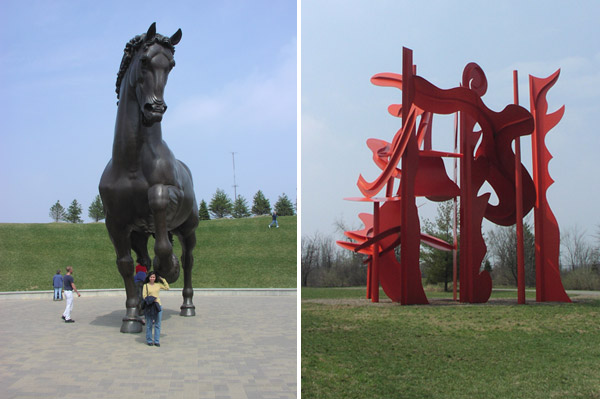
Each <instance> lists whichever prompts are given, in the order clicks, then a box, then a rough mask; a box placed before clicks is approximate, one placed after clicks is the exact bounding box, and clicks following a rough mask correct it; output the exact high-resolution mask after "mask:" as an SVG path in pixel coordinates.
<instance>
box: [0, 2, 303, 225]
mask: <svg viewBox="0 0 600 399" xmlns="http://www.w3.org/2000/svg"><path fill="white" fill-rule="evenodd" d="M152 22H156V23H157V31H158V32H159V33H162V34H164V35H168V36H170V35H172V34H173V33H175V31H176V30H177V29H178V28H181V29H182V31H183V38H182V40H181V42H180V43H179V44H178V45H177V46H176V52H175V60H176V62H177V65H176V67H175V68H174V69H173V71H172V72H171V74H170V76H169V82H168V84H167V87H166V90H165V101H166V103H167V105H168V107H169V109H168V111H167V112H166V114H165V116H164V118H163V122H162V129H163V138H164V140H165V141H166V142H167V144H168V145H169V147H170V148H171V150H172V151H173V153H174V154H175V156H176V157H177V158H178V159H180V160H182V161H183V162H185V163H186V164H187V165H188V166H189V167H190V169H191V171H192V174H193V178H194V185H195V191H196V197H197V199H198V203H199V202H200V200H202V199H204V200H205V201H206V202H207V203H208V202H209V201H210V199H211V197H212V196H213V194H214V193H215V192H216V190H217V188H221V189H223V190H225V191H226V193H227V194H228V195H229V196H230V198H233V196H234V189H233V184H234V183H233V162H232V152H235V166H236V170H235V178H236V183H237V185H238V187H237V194H238V195H242V196H244V197H245V198H246V200H247V201H248V203H249V205H251V204H252V198H253V196H254V194H255V193H256V192H257V191H258V190H261V191H262V192H263V193H264V194H265V196H266V197H267V198H268V199H269V200H270V201H271V205H274V204H275V202H276V201H277V199H278V197H279V196H280V195H281V194H282V193H285V194H286V195H287V196H288V198H290V200H292V201H296V197H297V195H296V190H297V182H296V181H297V159H296V153H297V136H296V125H297V118H296V113H297V56H296V54H297V45H296V42H297V37H296V36H297V30H296V27H297V25H296V24H297V12H296V2H294V1H266V0H265V1H260V0H259V1H219V2H208V1H202V2H200V1H174V2H164V1H153V0H148V1H102V2H92V1H31V0H24V1H23V0H18V1H17V0H4V1H2V2H1V3H0V36H1V37H2V38H3V40H2V44H0V49H1V50H2V51H1V52H0V71H2V73H1V74H0V87H1V89H2V90H1V92H2V96H1V99H0V108H1V109H2V111H3V112H2V116H1V117H0V183H1V184H2V190H1V192H2V195H0V222H1V223H7V222H11V223H13V222H14V223H24V222H27V223H47V222H50V221H51V219H50V217H49V216H48V214H49V209H50V207H51V206H52V205H53V204H54V203H55V202H56V201H57V200H60V202H61V204H62V205H63V206H64V207H65V208H67V207H68V206H69V204H70V203H71V201H72V200H73V199H77V201H78V202H79V203H80V204H81V205H82V207H83V215H82V216H83V217H84V221H85V222H89V221H90V219H89V218H88V217H87V213H88V207H89V205H90V203H91V202H92V201H93V199H94V198H95V196H96V194H97V193H98V182H99V179H100V176H101V174H102V171H103V170H104V167H105V166H106V163H107V162H108V160H109V159H110V157H111V148H112V140H113V134H114V125H115V116H116V112H117V107H116V102H117V98H116V93H115V81H116V74H117V71H118V69H119V64H120V62H121V57H122V55H123V48H124V47H125V44H126V43H127V42H128V41H129V40H130V39H131V38H132V37H134V36H135V35H138V34H142V33H145V32H146V30H147V29H148V27H149V26H150V24H151V23H152Z"/></svg>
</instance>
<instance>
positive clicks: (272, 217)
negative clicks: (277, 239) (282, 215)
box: [269, 211, 279, 228]
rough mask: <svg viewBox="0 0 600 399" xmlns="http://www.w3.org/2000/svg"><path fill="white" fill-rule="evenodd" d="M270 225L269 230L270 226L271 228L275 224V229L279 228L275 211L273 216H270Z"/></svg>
mask: <svg viewBox="0 0 600 399" xmlns="http://www.w3.org/2000/svg"><path fill="white" fill-rule="evenodd" d="M271 219H272V220H271V224H269V228H271V226H273V224H275V227H277V228H279V223H277V211H273V214H272V215H271Z"/></svg>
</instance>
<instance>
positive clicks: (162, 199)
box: [148, 184, 179, 283]
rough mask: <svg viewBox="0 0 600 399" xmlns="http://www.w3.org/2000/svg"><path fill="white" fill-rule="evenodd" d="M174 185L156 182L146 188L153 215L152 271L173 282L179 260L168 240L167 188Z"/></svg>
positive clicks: (177, 275) (176, 275) (176, 276)
mask: <svg viewBox="0 0 600 399" xmlns="http://www.w3.org/2000/svg"><path fill="white" fill-rule="evenodd" d="M172 188H174V187H172V186H166V185H163V184H156V185H154V186H152V187H150V189H149V190H148V202H149V205H150V209H151V210H152V215H153V216H154V238H155V241H154V254H155V255H156V257H155V258H154V271H155V272H157V273H158V274H159V275H160V276H161V277H164V278H165V279H166V280H167V282H169V283H173V282H175V281H177V279H178V278H179V261H178V260H177V257H176V256H175V255H174V254H173V245H172V244H171V241H170V240H169V231H168V228H167V216H168V215H167V210H168V206H169V203H170V193H169V190H170V189H172Z"/></svg>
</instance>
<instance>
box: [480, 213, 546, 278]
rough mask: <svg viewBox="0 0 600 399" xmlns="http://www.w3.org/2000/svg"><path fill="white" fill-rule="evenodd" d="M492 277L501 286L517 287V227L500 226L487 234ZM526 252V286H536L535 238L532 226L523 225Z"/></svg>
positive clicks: (528, 224)
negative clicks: (510, 285)
mask: <svg viewBox="0 0 600 399" xmlns="http://www.w3.org/2000/svg"><path fill="white" fill-rule="evenodd" d="M486 245H487V247H488V254H489V260H490V261H491V262H492V264H493V270H492V277H493V278H494V280H496V281H498V282H499V283H501V284H503V283H504V284H514V285H517V282H518V277H517V232H516V227H515V226H510V227H503V226H498V227H496V228H495V229H493V230H491V231H489V232H488V234H486ZM523 247H524V250H525V285H527V286H530V287H531V286H534V285H535V237H534V235H533V232H532V227H531V224H530V223H528V222H527V221H525V222H524V223H523Z"/></svg>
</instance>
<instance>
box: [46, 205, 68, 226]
mask: <svg viewBox="0 0 600 399" xmlns="http://www.w3.org/2000/svg"><path fill="white" fill-rule="evenodd" d="M66 216H67V214H66V213H65V208H63V206H62V205H61V204H60V201H56V204H54V205H52V206H51V207H50V217H51V218H52V220H54V221H55V222H60V221H61V220H66V219H65V217H66Z"/></svg>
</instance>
